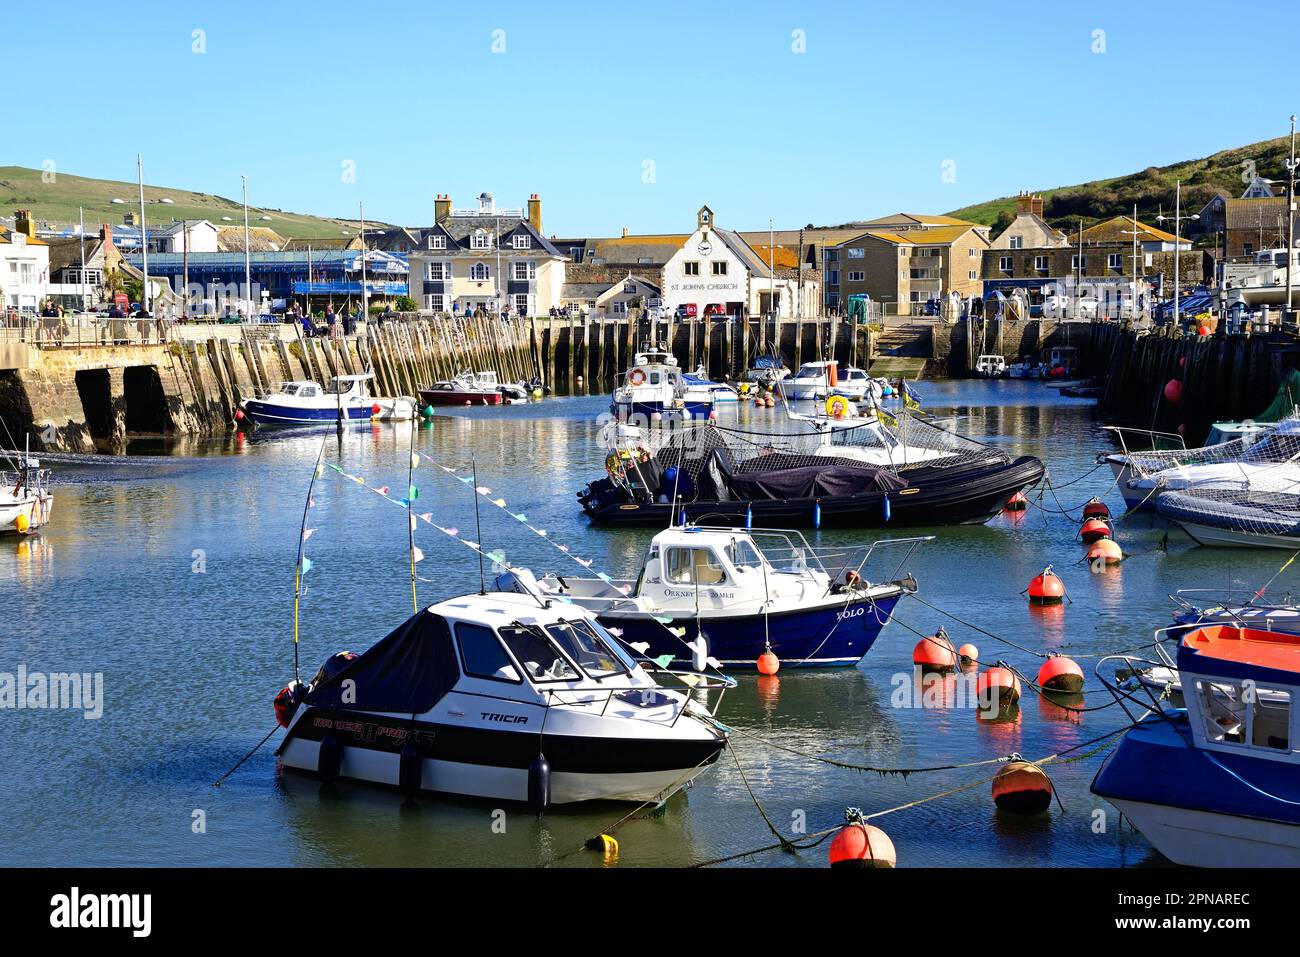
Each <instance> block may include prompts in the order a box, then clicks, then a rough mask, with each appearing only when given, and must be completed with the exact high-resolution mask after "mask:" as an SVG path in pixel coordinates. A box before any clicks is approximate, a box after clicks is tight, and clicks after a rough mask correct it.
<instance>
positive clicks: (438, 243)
mask: <svg viewBox="0 0 1300 957" xmlns="http://www.w3.org/2000/svg"><path fill="white" fill-rule="evenodd" d="M429 248H430V249H446V248H447V237H446V236H444V235H443V234H442V233H438V234H437V235H434V236H430V237H429Z"/></svg>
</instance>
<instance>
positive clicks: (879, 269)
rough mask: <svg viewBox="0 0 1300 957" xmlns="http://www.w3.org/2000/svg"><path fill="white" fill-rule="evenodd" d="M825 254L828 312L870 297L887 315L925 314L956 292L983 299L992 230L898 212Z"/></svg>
mask: <svg viewBox="0 0 1300 957" xmlns="http://www.w3.org/2000/svg"><path fill="white" fill-rule="evenodd" d="M862 225H863V227H864V228H863V231H862V232H861V233H859V234H858V235H856V236H854V237H853V238H851V239H847V240H844V241H843V242H840V243H837V244H836V245H834V246H829V247H827V248H826V249H825V250H823V253H822V258H823V268H822V275H823V280H824V284H825V289H826V306H827V308H828V309H832V310H836V309H845V308H847V306H848V303H849V300H850V299H852V298H853V297H854V296H862V295H866V296H870V297H871V299H872V301H873V302H876V303H878V304H879V305H880V306H881V307H882V308H883V310H884V311H885V313H886V314H888V315H899V316H909V315H920V314H922V313H923V312H924V311H925V308H926V305H927V303H929V302H931V301H938V300H940V299H942V298H943V297H944V296H946V295H948V294H949V293H951V292H956V293H958V294H960V295H962V296H963V297H965V296H975V295H979V293H980V291H981V289H982V288H983V287H982V283H981V277H980V271H981V268H982V265H983V261H984V259H983V257H984V251H985V250H986V249H988V247H989V239H988V227H987V226H978V225H976V224H975V223H968V222H965V221H964V220H959V219H953V218H952V217H950V216H920V215H916V214H912V213H897V214H895V215H893V216H886V217H882V218H881V219H877V220H871V221H869V222H867V223H864V224H862Z"/></svg>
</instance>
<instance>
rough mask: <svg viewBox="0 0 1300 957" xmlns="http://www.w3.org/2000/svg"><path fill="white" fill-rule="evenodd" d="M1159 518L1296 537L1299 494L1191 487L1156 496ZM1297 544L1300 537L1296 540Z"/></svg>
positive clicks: (1299, 519) (1299, 528) (1299, 521)
mask: <svg viewBox="0 0 1300 957" xmlns="http://www.w3.org/2000/svg"><path fill="white" fill-rule="evenodd" d="M1156 511H1157V512H1158V513H1159V514H1160V516H1161V517H1163V518H1165V519H1167V520H1169V521H1171V522H1179V523H1186V524H1189V525H1204V526H1208V527H1211V528H1218V529H1224V530H1227V531H1232V532H1237V533H1240V534H1245V535H1287V536H1300V494H1298V493H1297V492H1294V491H1290V492H1288V491H1279V490H1272V489H1260V488H1194V489H1183V490H1180V491H1176V492H1165V493H1163V494H1162V495H1160V496H1159V497H1158V498H1157V499H1156ZM1297 544H1300V540H1298V541H1297Z"/></svg>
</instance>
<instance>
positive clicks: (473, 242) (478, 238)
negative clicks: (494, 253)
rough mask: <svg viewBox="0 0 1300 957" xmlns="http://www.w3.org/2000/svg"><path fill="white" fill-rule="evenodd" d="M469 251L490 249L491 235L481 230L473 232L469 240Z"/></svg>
mask: <svg viewBox="0 0 1300 957" xmlns="http://www.w3.org/2000/svg"><path fill="white" fill-rule="evenodd" d="M469 248H470V249H491V248H492V234H491V233H489V232H486V231H484V230H482V229H476V230H474V234H473V235H472V236H470V238H469Z"/></svg>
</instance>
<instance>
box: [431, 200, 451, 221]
mask: <svg viewBox="0 0 1300 957" xmlns="http://www.w3.org/2000/svg"><path fill="white" fill-rule="evenodd" d="M450 215H451V194H450V193H439V194H438V198H437V199H435V200H434V201H433V221H434V223H440V222H442V221H443V220H444V219H446V218H447V217H448V216H450Z"/></svg>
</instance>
